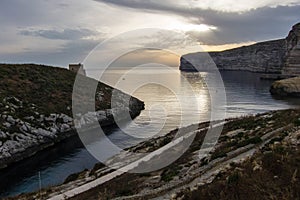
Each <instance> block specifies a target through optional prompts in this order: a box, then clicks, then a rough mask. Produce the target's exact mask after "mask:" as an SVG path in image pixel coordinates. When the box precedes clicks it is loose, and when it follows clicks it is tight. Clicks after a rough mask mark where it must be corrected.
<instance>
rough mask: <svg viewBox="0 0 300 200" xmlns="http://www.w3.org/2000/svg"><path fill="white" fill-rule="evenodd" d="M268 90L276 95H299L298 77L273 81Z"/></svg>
mask: <svg viewBox="0 0 300 200" xmlns="http://www.w3.org/2000/svg"><path fill="white" fill-rule="evenodd" d="M270 92H271V94H273V95H277V96H297V97H300V77H295V78H289V79H284V80H280V81H275V82H274V83H273V84H272V86H271V89H270Z"/></svg>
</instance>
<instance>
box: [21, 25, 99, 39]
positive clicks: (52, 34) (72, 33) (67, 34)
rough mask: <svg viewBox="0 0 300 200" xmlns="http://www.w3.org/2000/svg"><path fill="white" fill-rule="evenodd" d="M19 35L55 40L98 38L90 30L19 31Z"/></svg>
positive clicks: (95, 32) (96, 33)
mask: <svg viewBox="0 0 300 200" xmlns="http://www.w3.org/2000/svg"><path fill="white" fill-rule="evenodd" d="M19 34H21V35H25V36H37V37H43V38H47V39H56V40H78V39H82V38H85V37H88V36H98V35H99V34H101V33H99V32H97V31H93V30H90V29H84V28H82V29H79V28H78V29H64V30H62V31H58V30H54V29H53V30H21V31H20V32H19Z"/></svg>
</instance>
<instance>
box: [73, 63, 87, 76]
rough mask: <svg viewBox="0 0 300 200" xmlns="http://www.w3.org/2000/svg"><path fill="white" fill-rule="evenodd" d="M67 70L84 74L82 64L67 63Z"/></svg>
mask: <svg viewBox="0 0 300 200" xmlns="http://www.w3.org/2000/svg"><path fill="white" fill-rule="evenodd" d="M69 70H70V71H72V72H75V73H79V74H81V75H84V76H86V72H85V69H84V68H83V64H81V63H78V64H69Z"/></svg>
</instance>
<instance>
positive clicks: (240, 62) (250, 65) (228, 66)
mask: <svg viewBox="0 0 300 200" xmlns="http://www.w3.org/2000/svg"><path fill="white" fill-rule="evenodd" d="M205 55H207V56H205ZM208 55H209V56H210V57H211V59H212V60H213V61H214V63H215V64H216V66H217V67H218V69H219V70H238V71H251V72H258V73H266V74H282V75H285V76H287V77H288V76H295V75H300V57H299V55H300V23H298V24H296V25H294V26H293V28H292V30H291V31H290V33H289V35H288V37H287V38H285V39H279V40H273V41H266V42H260V43H257V44H253V45H250V46H243V47H239V48H235V49H230V50H225V51H221V52H208V53H206V52H198V53H191V54H186V55H183V56H182V57H181V60H180V67H179V68H180V70H181V71H207V70H211V65H207V63H208V58H207V57H208Z"/></svg>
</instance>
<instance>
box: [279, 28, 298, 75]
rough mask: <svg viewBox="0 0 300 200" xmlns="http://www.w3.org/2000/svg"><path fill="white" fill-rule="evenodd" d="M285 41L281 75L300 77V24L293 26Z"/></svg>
mask: <svg viewBox="0 0 300 200" xmlns="http://www.w3.org/2000/svg"><path fill="white" fill-rule="evenodd" d="M286 41H287V52H286V56H285V63H284V66H283V70H282V73H283V74H294V75H300V23H298V24H296V25H294V26H293V28H292V30H291V31H290V33H289V35H288V37H287V38H286Z"/></svg>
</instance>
